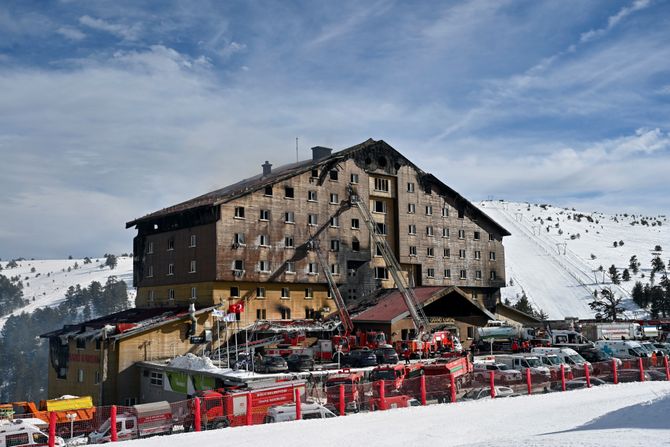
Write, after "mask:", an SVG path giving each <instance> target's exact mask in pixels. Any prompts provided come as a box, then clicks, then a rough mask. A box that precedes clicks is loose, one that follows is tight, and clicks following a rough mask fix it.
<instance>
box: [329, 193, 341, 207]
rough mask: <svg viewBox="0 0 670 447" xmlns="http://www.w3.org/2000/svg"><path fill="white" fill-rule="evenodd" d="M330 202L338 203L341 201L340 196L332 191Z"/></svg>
mask: <svg viewBox="0 0 670 447" xmlns="http://www.w3.org/2000/svg"><path fill="white" fill-rule="evenodd" d="M330 203H332V204H334V205H337V204H338V203H340V197H339V196H338V195H337V194H335V193H332V192H331V193H330Z"/></svg>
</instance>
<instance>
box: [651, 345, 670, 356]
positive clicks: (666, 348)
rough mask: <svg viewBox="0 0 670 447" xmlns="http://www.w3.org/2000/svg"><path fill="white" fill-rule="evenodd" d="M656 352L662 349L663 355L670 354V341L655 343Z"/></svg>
mask: <svg viewBox="0 0 670 447" xmlns="http://www.w3.org/2000/svg"><path fill="white" fill-rule="evenodd" d="M654 347H655V348H656V352H657V353H658V351H661V353H662V354H663V355H670V343H654Z"/></svg>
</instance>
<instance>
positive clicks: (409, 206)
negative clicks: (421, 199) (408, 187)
mask: <svg viewBox="0 0 670 447" xmlns="http://www.w3.org/2000/svg"><path fill="white" fill-rule="evenodd" d="M414 213H416V205H415V204H413V203H408V204H407V214H414Z"/></svg>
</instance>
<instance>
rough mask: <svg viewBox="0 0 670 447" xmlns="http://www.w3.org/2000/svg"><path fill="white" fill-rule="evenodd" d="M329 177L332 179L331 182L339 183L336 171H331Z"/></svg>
mask: <svg viewBox="0 0 670 447" xmlns="http://www.w3.org/2000/svg"><path fill="white" fill-rule="evenodd" d="M328 175H329V176H330V179H331V180H333V181H335V182H336V181H337V178H338V172H337V170H336V169H333V170H331V171H330V172H329V173H328Z"/></svg>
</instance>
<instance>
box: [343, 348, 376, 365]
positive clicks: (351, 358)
mask: <svg viewBox="0 0 670 447" xmlns="http://www.w3.org/2000/svg"><path fill="white" fill-rule="evenodd" d="M342 363H343V364H345V365H348V366H358V367H360V366H376V365H377V356H376V355H375V352H374V351H371V350H370V349H356V350H354V351H349V352H347V353H346V354H345V355H344V357H343V358H342Z"/></svg>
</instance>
